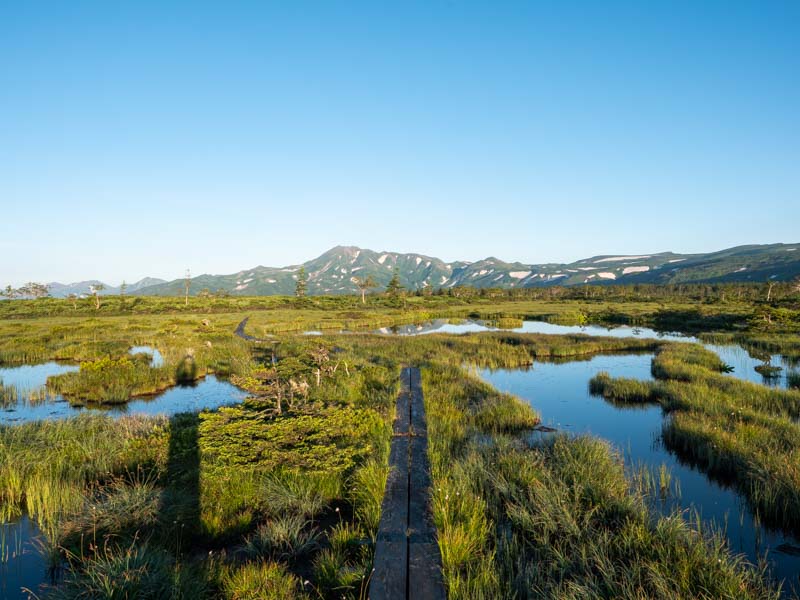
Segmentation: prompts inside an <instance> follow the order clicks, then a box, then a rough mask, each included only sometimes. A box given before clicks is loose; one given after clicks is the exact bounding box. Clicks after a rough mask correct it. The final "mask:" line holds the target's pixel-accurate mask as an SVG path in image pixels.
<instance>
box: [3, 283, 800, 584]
mask: <svg viewBox="0 0 800 600" xmlns="http://www.w3.org/2000/svg"><path fill="white" fill-rule="evenodd" d="M638 287H639V288H640V289H635V288H633V287H631V288H629V289H617V288H614V287H608V288H593V289H592V290H591V292H587V291H584V290H566V289H565V290H560V291H559V290H557V289H553V288H549V289H547V290H537V291H535V293H536V294H539V296H535V295H534V292H530V293H527V291H526V293H521V292H520V293H517V292H518V291H511V292H509V291H503V292H502V293H495V292H492V291H491V290H490V291H489V292H483V291H481V292H476V291H464V290H455V293H453V294H447V295H441V296H437V295H431V296H424V295H420V296H402V295H397V294H395V295H391V296H389V295H386V296H377V297H376V296H368V297H367V303H366V305H362V303H361V298H360V297H336V298H326V297H314V298H309V297H305V298H241V297H237V298H203V299H195V298H191V299H190V301H189V303H188V306H186V304H185V302H184V298H180V299H178V298H116V297H110V298H104V299H103V303H102V305H101V307H100V308H99V309H96V308H95V307H94V305H93V304H91V305H90V304H88V303H86V304H85V305H84V304H77V305H76V304H75V303H72V302H70V301H67V300H63V301H59V300H53V299H40V300H35V301H25V300H16V301H13V302H0V319H2V320H0V367H2V368H9V367H12V366H19V365H25V364H35V363H43V362H46V361H62V362H61V363H60V364H68V365H72V366H71V367H70V369H69V370H67V371H66V372H62V373H58V374H55V375H53V376H52V377H49V378H48V379H47V381H46V386H45V390H46V393H47V395H48V396H47V399H45V400H44V401H45V402H54V401H57V400H61V401H66V402H68V403H71V404H75V405H84V406H86V407H87V408H85V409H84V410H82V411H80V414H78V415H77V416H74V417H71V418H65V419H59V420H54V419H51V420H42V419H37V420H34V421H31V422H26V423H19V424H14V425H0V502H1V503H2V519H3V521H4V523H6V524H19V523H23V522H24V521H25V520H30V521H31V522H33V523H35V524H36V526H37V528H38V533H37V540H38V541H37V544H38V547H37V550H36V552H38V553H39V554H40V555H41V556H43V557H44V559H45V563H44V564H46V565H47V567H48V568H49V573H46V572H37V573H30V572H26V573H22V574H21V575H19V577H16V576H13V577H12V575H13V572H14V569H15V560H16V559H15V558H14V556H16V554H18V552H17V553H16V554H15V552H16V550H15V549H12V550H14V551H10V552H7V551H3V552H2V553H0V555H2V556H3V557H4V559H3V560H4V564H3V565H0V570H2V571H0V572H2V573H3V574H4V575H7V577H4V579H6V580H7V581H9V582H17V583H19V584H20V586H26V587H28V588H30V589H31V590H32V591H33V592H35V593H36V594H37V596H38V597H50V598H78V597H118V596H123V597H124V596H125V595H127V596H128V597H134V596H135V597H142V598H162V597H164V598H165V597H170V598H175V597H183V598H250V597H260V598H292V597H297V598H305V597H307V598H341V597H348V598H362V597H364V596H365V593H366V589H367V586H368V583H369V575H370V569H371V559H372V549H373V544H374V539H375V534H376V531H377V525H378V521H379V518H380V505H381V499H382V496H383V488H384V484H385V480H386V477H387V472H388V466H387V464H388V462H387V460H388V443H389V439H390V435H391V427H390V422H391V418H392V415H393V409H394V399H395V396H396V393H397V389H398V375H399V371H400V368H401V366H402V365H403V364H409V363H413V364H417V365H419V366H420V367H421V368H422V373H423V387H424V394H425V401H426V411H427V415H428V434H429V454H430V460H431V466H432V475H433V482H434V485H433V490H432V506H433V512H434V519H435V523H436V527H437V530H438V535H439V545H440V548H441V551H442V556H443V563H444V575H445V581H446V584H447V587H448V594H449V597H450V598H469V599H472V598H529V597H530V598H533V597H542V596H544V597H554V598H574V597H607V598H612V597H613V598H642V597H647V598H675V597H687V598H688V597H699V598H777V597H779V596H780V595H781V594H784V595H787V594H791V593H792V592H791V585H792V584H793V583H795V582H784V584H783V590H782V591H781V590H779V589H778V584H777V583H776V582H774V581H772V580H771V579H770V577H769V574H768V572H767V564H766V562H764V563H763V564H754V563H755V562H757V561H753V560H748V559H747V558H745V557H743V556H742V555H740V554H737V553H735V552H733V551H732V550H731V547H730V544H729V542H728V540H727V539H726V536H725V532H724V523H716V526H713V524H712V525H709V524H708V523H707V522H705V521H703V520H701V519H700V518H694V517H692V516H691V515H690V514H689V515H687V514H685V513H682V512H680V511H677V510H675V511H664V510H656V509H655V508H654V506H653V499H654V498H657V497H659V496H660V495H661V494H663V493H664V492H665V490H668V489H671V486H672V483H671V482H670V475H669V473H668V472H666V471H664V472H662V473H660V474H658V475H657V476H653V474H652V473H649V472H645V471H643V470H641V469H639V470H637V469H636V468H631V465H628V464H626V462H625V460H624V456H623V455H624V451H625V449H624V448H618V447H616V446H614V445H612V444H610V443H608V442H606V441H604V440H602V439H599V438H597V437H595V436H591V435H587V434H579V435H570V434H567V433H564V432H556V433H553V434H541V433H539V434H534V433H533V432H534V430H535V429H536V428H537V426H538V424H539V423H540V421H543V420H546V419H547V415H546V414H543V413H542V412H541V411H537V410H536V406H531V404H529V403H528V402H525V401H522V400H521V399H520V398H518V397H515V396H512V395H509V394H505V393H502V392H499V391H497V390H496V389H495V388H493V387H491V386H490V385H488V384H487V383H486V382H485V381H482V380H481V379H480V378H479V377H478V376H477V375H476V374H475V373H474V372H473V370H472V369H473V367H479V368H482V369H516V368H529V367H530V366H531V365H534V370H535V369H536V364H539V363H544V362H546V361H550V362H552V361H556V362H559V363H568V362H569V361H574V360H588V359H589V358H591V357H593V356H597V355H598V354H611V355H619V354H620V353H634V352H636V353H647V356H650V355H654V358H653V360H652V375H653V376H654V379H652V380H650V379H640V380H632V379H630V380H629V379H624V378H620V377H618V376H616V374H615V373H614V372H613V371H611V372H609V373H608V374H607V375H601V376H597V377H595V378H594V379H593V380H592V382H591V386H592V390H593V391H594V392H596V393H598V394H601V395H603V396H604V397H606V398H608V399H609V401H613V402H616V403H621V404H624V405H630V406H637V405H642V404H654V405H658V406H661V407H663V410H664V411H666V412H667V413H668V418H667V419H665V420H664V425H663V441H664V444H665V445H667V446H668V447H669V449H670V450H671V451H673V452H675V453H676V454H678V455H680V456H681V457H682V458H683V459H684V460H686V461H690V462H691V463H692V464H693V465H694V466H695V468H696V469H698V470H699V471H701V472H702V473H705V474H707V475H708V476H709V477H712V478H724V479H726V480H727V481H730V484H731V485H733V486H734V487H735V489H736V490H737V491H738V492H739V493H740V494H741V495H742V496H743V497H744V498H745V499H746V500H747V502H748V504H749V505H750V506H751V507H752V510H753V511H755V513H757V514H758V515H759V518H762V519H763V520H764V521H765V522H766V523H769V524H770V525H771V526H774V527H778V528H783V529H786V530H789V531H793V532H797V531H800V522H798V520H797V515H800V510H798V509H797V508H798V503H799V502H800V501H798V498H800V475H799V473H800V470H799V469H800V462H798V457H800V454H798V444H800V435H798V431H797V418H798V416H800V396H799V395H798V394H800V392H798V391H796V390H792V389H782V388H780V389H775V388H770V387H767V386H765V385H761V384H758V383H753V382H748V381H743V380H741V379H740V378H737V377H736V375H737V374H736V373H735V372H734V373H733V374H729V373H725V371H726V369H727V365H726V364H725V363H724V361H722V360H721V359H720V357H719V356H718V355H716V354H714V353H713V352H711V351H709V350H707V349H704V348H703V347H702V346H700V345H697V344H692V343H686V342H681V341H674V340H673V338H672V337H665V338H663V339H646V338H640V337H613V336H607V337H595V336H587V335H583V334H581V333H569V334H565V335H547V334H541V333H539V334H537V333H516V332H514V331H513V329H516V328H519V327H520V325H521V321H522V320H523V319H531V318H534V319H540V320H546V321H549V322H553V323H555V322H558V323H566V324H575V325H585V324H589V323H599V324H605V325H613V324H620V323H626V324H629V325H639V326H642V327H644V326H652V327H656V328H661V329H666V330H668V331H672V330H676V329H680V330H681V331H684V332H687V333H693V334H695V335H697V336H698V337H699V339H701V340H702V341H704V342H706V343H707V344H718V345H722V344H737V345H739V346H742V347H744V348H745V351H746V352H747V353H748V354H749V355H751V356H753V357H755V358H758V359H759V360H761V361H763V362H764V364H770V363H769V359H768V358H767V357H771V356H773V355H781V356H782V357H784V358H785V359H786V361H787V362H786V371H787V372H786V373H785V381H786V386H787V387H789V388H791V387H792V386H795V387H796V385H797V383H796V382H797V368H796V366H797V363H798V359H800V342H798V330H800V317H799V316H800V302H798V299H797V298H796V296H792V295H791V294H790V293H789V292H788V291H787V292H786V293H785V294H781V293H776V291H775V290H773V292H772V293H773V297H772V299H771V300H770V302H769V303H766V302H765V301H764V300H763V297H764V296H765V294H762V292H763V290H762V288H761V286H703V287H702V289H700V288H699V287H698V288H694V287H691V286H688V287H686V288H684V289H678V288H675V289H672V290H666V289H662V288H658V287H649V286H638ZM737 291H738V292H737ZM778 292H780V290H778ZM590 293H591V295H590ZM737 293H738V295H737ZM245 317H249V321H248V322H247V326H246V332H247V333H248V334H250V335H252V336H253V337H256V338H259V339H260V340H263V341H248V340H246V339H242V338H240V337H237V336H236V335H234V331H235V330H236V328H237V326H238V325H239V323H241V321H242V320H243V319H244V318H245ZM435 318H444V319H481V320H484V321H486V322H488V323H489V324H490V325H491V326H492V327H496V328H498V330H497V331H486V332H483V333H476V334H469V335H453V334H441V335H434V336H376V335H370V334H367V333H365V334H352V333H351V334H338V333H331V334H327V335H325V336H324V337H321V338H320V337H311V336H303V335H295V334H296V333H302V332H304V331H310V330H324V331H326V332H329V331H333V332H336V331H339V330H350V331H369V330H372V329H377V328H380V327H389V326H392V325H402V324H407V323H413V322H421V321H427V320H430V319H435ZM678 323H680V324H682V325H683V327H678V326H677V324H678ZM139 346H147V347H148V348H151V349H157V350H158V352H159V354H160V356H161V357H162V359H163V360H162V361H161V362H160V363H157V362H156V361H153V360H151V356H150V355H148V354H142V353H134V354H131V352H130V351H131V349H132V348H134V347H139ZM648 360H649V358H648ZM212 375H213V376H215V377H217V378H219V379H223V378H225V379H227V380H228V381H229V382H230V384H232V385H235V386H237V387H238V388H240V389H241V390H244V392H245V393H246V395H247V398H246V399H244V400H243V401H238V400H237V401H236V402H235V403H232V405H230V406H221V407H219V408H215V409H213V410H203V411H198V412H190V413H180V414H171V413H168V414H167V415H166V416H164V415H162V416H159V415H143V414H138V413H137V412H136V411H131V412H130V413H129V414H127V415H123V416H117V417H116V418H115V417H112V416H111V415H109V414H104V413H103V412H102V411H100V410H97V408H98V407H99V408H102V407H103V406H108V405H114V406H125V405H126V403H128V402H130V401H131V400H132V399H134V398H137V397H141V396H143V397H147V396H148V395H151V394H153V393H156V392H159V391H163V390H165V389H167V388H171V387H173V386H179V385H186V384H188V383H191V382H194V381H197V380H202V379H203V378H205V377H208V376H212ZM187 389H191V388H187ZM0 390H2V391H0V394H2V398H3V402H4V404H5V405H8V406H11V405H14V404H15V403H19V402H20V401H21V399H20V398H19V397H18V395H19V394H18V391H17V388H16V387H11V386H3V387H2V388H0ZM596 401H597V402H603V400H600V399H597V400H596ZM215 406H218V405H215ZM7 528H8V525H6V526H4V531H6V529H7ZM10 539H11V538H9V537H8V536H6V537H4V538H3V540H4V541H3V542H2V543H3V544H4V545H5V546H6V547H7V546H8V545H9V544H11V542H10V541H8V540H10ZM25 543H26V544H28V547H27V549H26V551H27V552H32V551H33V550H32V549H31V548H30V547H29V545H30V540H27V541H26V542H25ZM17 549H19V544H17ZM15 577H16V578H15ZM40 584H44V585H43V586H42V587H39V586H40ZM5 585H8V584H5ZM4 593H6V594H7V595H9V594H10V597H25V596H24V594H23V595H20V594H22V592H20V590H19V589H14V590H11V589H6V590H4Z"/></svg>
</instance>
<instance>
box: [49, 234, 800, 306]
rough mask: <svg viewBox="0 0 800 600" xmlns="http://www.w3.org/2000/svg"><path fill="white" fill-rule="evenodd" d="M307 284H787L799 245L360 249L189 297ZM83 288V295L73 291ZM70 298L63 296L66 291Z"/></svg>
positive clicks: (172, 291) (348, 290)
mask: <svg viewBox="0 0 800 600" xmlns="http://www.w3.org/2000/svg"><path fill="white" fill-rule="evenodd" d="M301 268H304V269H305V271H306V275H307V277H308V284H307V293H308V294H309V295H321V294H352V293H356V292H357V291H358V287H357V286H356V283H355V279H356V278H361V279H366V278H367V277H372V279H373V280H374V281H375V283H376V289H381V288H384V287H385V286H386V284H387V283H388V282H389V280H390V279H391V277H392V275H393V274H394V273H397V275H398V277H399V279H400V283H401V284H402V285H403V286H404V287H405V288H406V289H408V290H411V291H416V290H424V289H430V290H436V289H439V288H445V289H446V288H451V287H457V286H472V287H497V288H512V287H542V286H551V285H566V286H572V285H584V284H600V285H602V284H605V285H608V284H613V283H618V284H633V283H660V284H680V283H720V282H733V281H741V282H764V281H767V280H776V281H784V280H789V279H792V278H794V277H797V276H800V243H797V244H783V243H777V244H760V245H758V244H749V245H743V246H734V247H732V248H726V249H723V250H719V251H715V252H708V253H694V254H678V253H675V252H657V253H651V254H636V255H624V254H598V255H595V256H591V257H588V258H584V259H580V260H577V261H574V262H572V263H540V264H531V263H523V262H519V261H513V262H506V261H504V260H502V259H499V258H497V257H496V256H489V257H486V258H484V259H481V260H477V261H463V260H462V261H452V262H446V261H444V260H442V259H440V258H437V257H434V256H428V255H425V254H418V253H414V252H392V251H386V250H384V251H380V252H378V251H375V250H370V249H368V248H361V247H358V246H346V245H339V246H334V247H333V248H331V249H329V250H327V251H325V252H323V253H322V254H321V255H319V256H318V257H316V258H313V259H311V260H308V261H306V262H304V263H299V264H293V265H287V266H283V267H268V266H264V265H259V266H256V267H253V268H251V269H242V270H240V271H237V272H236V273H231V274H223V275H212V274H202V275H198V276H196V277H193V278H192V279H191V282H190V289H189V293H190V294H191V295H196V294H198V293H200V292H201V291H203V290H209V291H211V292H214V291H217V290H220V289H222V290H225V291H226V292H228V293H230V294H233V295H258V296H260V295H291V294H294V291H295V285H296V283H297V277H298V272H299V270H300V269H301ZM97 283H99V282H97V281H84V282H78V283H75V284H66V285H65V284H57V283H54V284H51V286H57V287H55V289H54V290H53V288H51V290H52V293H53V295H54V296H66V295H68V293H84V294H85V293H88V286H89V285H93V284H97ZM80 286H84V287H83V289H82V291H81V292H76V291H74V290H75V289H77V288H79V287H80ZM184 286H185V281H184V279H183V278H179V279H174V280H172V281H164V280H160V279H151V278H144V279H142V280H140V281H138V282H136V283H134V284H131V285H129V286H128V287H127V290H126V293H129V294H136V295H182V294H183V293H184V290H185V288H184ZM68 289H69V290H72V291H66V290H68ZM103 293H104V294H115V293H119V287H115V286H106V289H105V290H104V291H103Z"/></svg>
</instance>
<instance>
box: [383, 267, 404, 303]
mask: <svg viewBox="0 0 800 600" xmlns="http://www.w3.org/2000/svg"><path fill="white" fill-rule="evenodd" d="M402 289H403V286H402V285H400V277H398V276H397V271H395V272H394V273H393V274H392V278H391V279H390V280H389V285H387V286H386V293H387V294H389V295H390V296H392V297H397V296H399V295H400V290H402Z"/></svg>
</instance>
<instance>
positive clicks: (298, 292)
mask: <svg viewBox="0 0 800 600" xmlns="http://www.w3.org/2000/svg"><path fill="white" fill-rule="evenodd" d="M307 287H308V276H307V275H306V268H305V267H300V271H298V273H297V283H296V284H295V286H294V295H295V296H297V297H298V298H305V295H306V288H307Z"/></svg>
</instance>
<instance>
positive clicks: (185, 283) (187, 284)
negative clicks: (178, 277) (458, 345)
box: [183, 269, 192, 306]
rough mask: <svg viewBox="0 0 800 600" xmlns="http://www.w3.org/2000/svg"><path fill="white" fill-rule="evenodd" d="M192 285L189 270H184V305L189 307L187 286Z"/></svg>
mask: <svg viewBox="0 0 800 600" xmlns="http://www.w3.org/2000/svg"><path fill="white" fill-rule="evenodd" d="M190 285H192V274H191V272H190V271H189V269H186V277H184V279H183V287H184V291H185V295H184V304H185V305H186V306H189V286H190Z"/></svg>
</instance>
